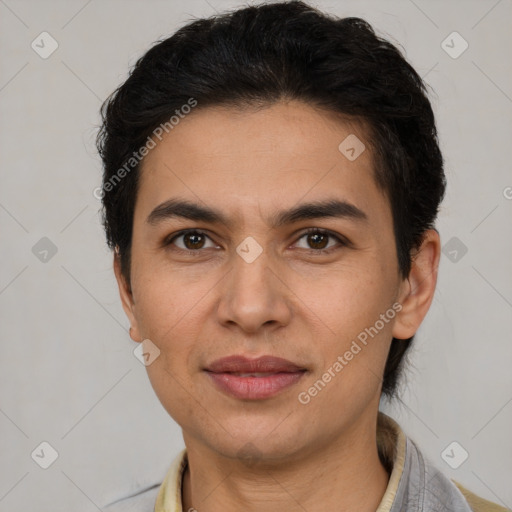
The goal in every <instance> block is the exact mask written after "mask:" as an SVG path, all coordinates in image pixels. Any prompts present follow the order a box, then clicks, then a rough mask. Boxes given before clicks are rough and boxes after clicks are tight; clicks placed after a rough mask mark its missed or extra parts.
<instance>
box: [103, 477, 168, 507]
mask: <svg viewBox="0 0 512 512" xmlns="http://www.w3.org/2000/svg"><path fill="white" fill-rule="evenodd" d="M160 485H161V482H160V483H155V484H154V485H152V486H151V487H148V488H146V489H142V490H139V491H137V493H136V494H132V495H130V496H126V497H124V498H122V499H119V500H116V501H114V502H112V503H108V504H107V505H104V506H103V507H102V510H104V511H105V512H121V511H122V512H152V511H153V510H154V508H155V502H156V497H157V495H158V490H159V489H160Z"/></svg>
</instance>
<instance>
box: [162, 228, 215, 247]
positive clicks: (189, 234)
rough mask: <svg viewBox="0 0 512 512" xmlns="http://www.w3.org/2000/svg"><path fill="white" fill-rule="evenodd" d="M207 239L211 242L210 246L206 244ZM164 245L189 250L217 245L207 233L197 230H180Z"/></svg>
mask: <svg viewBox="0 0 512 512" xmlns="http://www.w3.org/2000/svg"><path fill="white" fill-rule="evenodd" d="M208 241H209V242H210V244H211V245H210V246H206V243H207V242H208ZM178 242H179V243H178ZM165 245H175V246H176V247H177V248H178V249H181V250H183V251H191V252H198V251H199V250H200V249H205V248H206V249H208V248H209V247H217V246H216V245H215V244H214V243H213V242H212V241H211V239H210V237H209V236H208V235H206V234H205V233H203V232H201V231H197V230H189V231H182V232H181V233H178V234H177V235H175V236H173V237H172V238H171V239H169V241H168V242H166V244H165Z"/></svg>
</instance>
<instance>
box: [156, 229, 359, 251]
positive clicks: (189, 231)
mask: <svg viewBox="0 0 512 512" xmlns="http://www.w3.org/2000/svg"><path fill="white" fill-rule="evenodd" d="M188 234H196V235H203V236H205V237H207V238H209V239H210V240H211V238H210V237H209V236H208V234H207V233H205V232H204V231H201V230H200V229H185V230H183V231H179V232H178V233H176V234H174V235H172V236H171V237H168V238H167V239H166V240H164V243H163V245H164V246H170V245H172V243H173V242H174V241H175V240H176V239H177V238H179V237H181V236H185V235H188ZM310 234H315V235H316V234H318V235H325V236H328V237H330V238H334V239H335V240H336V241H337V242H338V243H339V244H340V246H341V247H348V246H350V245H351V244H350V242H349V241H348V240H347V239H345V238H342V237H340V236H339V235H335V234H334V233H332V232H331V231H328V230H325V229H320V228H308V229H307V230H306V231H305V232H303V233H302V234H301V235H300V236H299V238H298V239H297V241H298V240H301V239H302V238H304V237H305V236H307V235H310ZM212 241H213V240H212ZM340 246H338V247H330V248H329V249H304V250H309V252H310V254H311V253H314V254H317V255H318V254H330V253H331V252H332V251H333V250H336V249H339V248H340ZM173 250H177V251H179V252H182V253H186V254H191V255H193V256H197V255H199V254H200V253H201V252H202V250H201V249H196V250H192V249H182V248H181V247H176V248H174V249H173Z"/></svg>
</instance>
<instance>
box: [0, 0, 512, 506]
mask: <svg viewBox="0 0 512 512" xmlns="http://www.w3.org/2000/svg"><path fill="white" fill-rule="evenodd" d="M256 3H258V2H256ZM312 4H313V5H316V6H318V7H320V8H321V9H323V10H325V11H328V12H331V13H334V14H337V15H339V16H360V17H363V18H365V19H367V20H368V21H369V22H370V23H372V25H374V27H375V29H376V30H377V31H378V33H379V34H380V35H384V36H385V37H389V38H391V40H392V41H393V42H394V43H395V44H399V45H401V46H402V47H403V48H405V51H406V56H407V58H408V59H409V61H410V62H411V63H412V64H413V66H414V67H415V68H416V69H417V70H418V72H419V73H420V74H421V75H422V76H423V77H425V79H426V81H427V82H428V83H429V84H430V86H431V87H432V88H433V89H434V91H435V94H434V93H431V96H430V97H431V99H432V103H433V107H434V109H435V113H436V116H437V123H438V129H439V135H440V140H441V149H442V151H443V154H444V157H445V160H446V173H447V177H448V183H449V186H448V191H447V196H446V198H445V201H444V203H443V206H442V211H441V214H440V218H439V223H438V228H439V230H440V233H441V237H442V242H443V245H444V246H445V251H444V252H445V254H443V256H442V260H441V265H440V274H439V283H438V289H437V292H436V295H435V298H434V302H433V305H432V307H431V310H430V312H429V314H428V316H427V318H426V320H425V322H424V324H423V325H422V327H421V329H420V331H419V335H418V336H417V341H416V345H415V348H414V352H413V353H412V357H411V367H410V369H409V371H408V377H407V390H406V391H404V394H403V396H402V400H401V401H399V402H397V403H396V404H394V405H393V406H389V405H386V404H383V407H384V409H385V411H386V412H388V414H390V415H392V416H393V417H394V418H396V419H397V420H398V421H399V423H400V424H401V425H402V427H403V428H404V430H405V431H406V432H407V433H408V434H409V435H410V436H411V437H412V438H413V439H414V440H415V441H417V442H418V443H419V445H420V447H421V448H422V450H423V452H424V454H425V455H426V456H427V457H429V458H430V459H431V460H432V461H433V462H434V463H435V464H436V465H437V466H438V467H440V468H441V469H442V470H443V471H444V472H445V474H447V475H448V476H449V477H450V478H455V479H457V480H458V481H459V482H462V483H463V484H464V485H466V486H467V487H468V488H470V489H471V490H473V491H474V492H476V493H477V494H480V495H481V496H483V497H485V498H487V499H491V500H493V501H496V502H498V503H501V504H502V505H507V506H508V507H510V506H512V487H511V486H510V483H511V477H512V465H511V464H512V463H511V461H512V440H511V436H510V432H511V424H512V403H511V401H512V372H511V370H510V367H511V362H512V345H511V343H510V339H511V336H510V327H511V322H510V320H511V308H512V279H511V273H512V268H511V265H510V262H511V261H512V258H511V256H512V250H511V249H512V237H511V229H510V219H511V209H512V200H511V199H510V198H511V197H512V188H510V187H512V175H511V172H510V162H511V156H512V154H511V153H512V151H511V141H512V126H511V119H512V117H511V113H512V99H511V96H512V80H511V68H510V49H511V48H512V37H511V30H510V28H511V22H512V2H511V1H510V0H508V1H507V0H500V1H496V0H489V1H484V0H482V1H449V2H447V1H430V2H427V1H425V0H423V1H420V0H414V1H412V0H410V1H409V0H402V1H384V2H383V1H364V2H363V1H359V2H356V1H334V0H330V1H319V0H317V1H316V2H312ZM240 5H242V2H235V1H228V0H226V1H221V0H209V1H208V2H207V1H206V0H187V1H186V2H182V1H172V2H171V1H168V0H167V1H147V2H141V1H126V0H125V1H114V0H108V1H101V2H100V1H99V0H92V1H66V2H64V1H60V2H58V1H39V2H37V1H22V0H0V42H1V59H0V109H1V117H0V130H1V139H0V140H1V141H0V154H1V158H2V165H1V168H0V172H1V187H0V229H1V262H0V308H1V319H0V321H1V323H0V328H1V343H2V345H1V356H0V453H1V455H0V511H9V512H16V511H22V510H23V511H26V510H52V511H54V512H57V511H66V512H69V510H77V511H78V510H82V511H85V512H87V511H95V510H100V509H101V506H102V504H104V503H106V502H107V501H108V500H113V499H115V498H116V497H120V496H123V495H125V494H127V493H128V492H130V491H132V490H136V489H137V488H139V487H143V486H145V485H149V484H151V483H154V482H158V481H160V479H161V478H162V477H163V475H164V473H165V471H166V470H167V468H168V466H169V464H170V462H171V460H172V458H173V457H174V456H175V454H176V453H177V451H178V450H179V449H180V448H181V447H182V446H183V445H182V438H181V432H180V429H179V428H178V427H177V425H176V424H174V422H173V421H172V420H171V419H170V418H169V417H168V415H167V413H165V411H164V410H163V408H162V407H161V405H160V403H159V402H158V400H157V399H156V397H155V396H154V394H153V391H152V389H151V386H150V384H149V381H148V378H147V375H146V371H145V368H144V366H143V365H142V364H141V363H140V362H139V361H138V360H137V359H136V358H135V357H134V355H133V353H132V351H133V349H134V348H135V346H136V344H135V343H134V342H132V341H131V340H130V338H129V336H128V333H127V329H128V327H129V324H128V321H127V319H126V318H125V316H124V312H123V310H122V308H121V305H120V301H119V297H118V292H117V287H116V284H115V280H114V276H113V272H112V269H111V264H112V257H111V255H110V253H109V251H108V250H107V247H106V245H105V242H104V235H103V233H102V230H101V225H100V217H99V214H98V211H99V207H100V204H99V202H98V201H97V199H95V197H94V196H93V190H94V189H95V188H96V187H97V186H99V185H100V183H101V182H100V175H101V165H100V161H99V157H98V156H97V155H96V153H95V148H94V136H95V133H96V129H97V126H98V123H99V115H98V110H99V107H100V104H101V102H102V100H103V99H105V97H106V96H107V95H108V94H109V93H110V92H112V91H113V89H114V88H115V87H116V86H117V85H118V84H119V83H120V82H121V81H122V80H124V79H125V78H126V76H127V72H128V69H129V67H130V66H131V65H133V64H134V63H135V60H136V59H137V58H138V57H139V56H140V55H142V53H144V52H145V51H146V50H147V49H148V48H149V46H150V45H151V43H152V42H153V41H156V40H157V39H160V38H163V37H167V36H169V35H170V34H171V33H172V32H173V31H174V30H175V29H176V28H178V27H179V26H181V25H182V24H183V23H184V22H186V21H188V20H189V19H190V17H191V16H205V15H210V14H214V13H215V11H216V10H218V11H222V10H224V9H228V8H231V7H234V6H240ZM43 31H47V32H49V33H50V34H51V36H52V37H53V38H54V39H55V40H56V41H57V43H58V48H57V50H56V51H55V52H54V53H53V54H52V55H50V56H49V57H47V58H46V59H43V58H41V57H40V56H39V54H38V53H36V51H34V50H33V49H32V47H31V43H32V41H34V40H35V41H36V43H37V42H38V41H39V45H40V46H42V43H41V42H40V39H41V38H39V37H38V36H39V34H41V32H43ZM454 31H456V32H458V33H459V34H460V35H461V36H462V37H463V38H464V39H465V40H466V41H467V43H468V44H469V47H468V49H467V50H466V51H465V52H464V53H462V54H461V55H460V56H458V57H457V58H453V56H450V55H449V54H448V53H447V52H446V51H445V48H446V46H445V47H444V48H443V46H442V42H443V41H444V40H445V39H446V38H447V36H449V35H450V34H451V33H452V32H454ZM452 39H453V36H451V38H449V39H448V44H449V45H450V46H452V47H453V48H452V50H451V51H452V53H453V52H454V51H457V50H459V49H460V48H461V44H462V41H461V40H458V39H454V40H453V41H454V42H453V43H452V42H451V41H452ZM445 45H446V43H445ZM44 48H45V51H47V50H48V49H49V48H50V46H49V40H48V39H47V40H46V43H45V46H44ZM39 51H43V48H41V49H39ZM507 187H509V188H507ZM44 237H46V238H47V239H49V241H51V242H49V241H48V240H46V239H45V238H44ZM41 239H43V240H42V241H41ZM452 239H453V240H452ZM446 244H448V247H446ZM34 247H35V248H34ZM463 247H466V248H467V253H466V254H463V250H462V249H463ZM52 248H53V251H55V249H56V250H57V252H56V253H55V254H53V253H52ZM45 250H47V251H48V252H47V253H45V252H44V251H45ZM453 250H455V251H456V253H454V252H453ZM450 251H451V254H450ZM43 441H46V442H48V443H50V445H51V446H52V447H53V448H54V449H55V450H56V451H57V452H58V454H59V456H58V458H57V459H56V460H55V462H54V463H53V464H52V465H51V466H50V467H49V468H48V469H42V468H41V467H39V465H38V464H36V462H35V461H34V460H33V459H32V458H31V453H32V452H33V451H34V450H35V449H36V448H37V447H38V446H39V445H40V443H41V442H43ZM453 441H457V443H459V444H460V446H461V447H463V449H465V450H466V451H467V452H468V453H469V458H468V459H467V460H466V461H465V462H464V463H463V464H462V465H460V467H458V468H457V469H452V468H451V467H450V466H449V465H448V464H447V463H446V462H445V460H443V457H442V456H441V454H442V452H443V450H444V449H445V448H446V447H447V446H448V445H449V444H450V443H452V442H453ZM36 453H40V451H39V452H37V451H36ZM48 453H49V452H48V450H47V451H46V453H45V457H47V456H48ZM462 453H463V452H462V451H461V449H460V448H458V447H457V448H456V449H455V451H454V457H452V459H453V458H455V459H457V458H460V457H461V454H462ZM34 458H35V459H37V457H34ZM42 458H43V457H40V458H39V459H38V460H42Z"/></svg>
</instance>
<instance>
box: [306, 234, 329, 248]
mask: <svg viewBox="0 0 512 512" xmlns="http://www.w3.org/2000/svg"><path fill="white" fill-rule="evenodd" d="M307 237H308V238H307V240H308V243H309V245H310V246H311V248H312V249H325V247H326V245H327V244H328V239H329V236H328V235H324V234H323V233H310V234H308V235H307Z"/></svg>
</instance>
